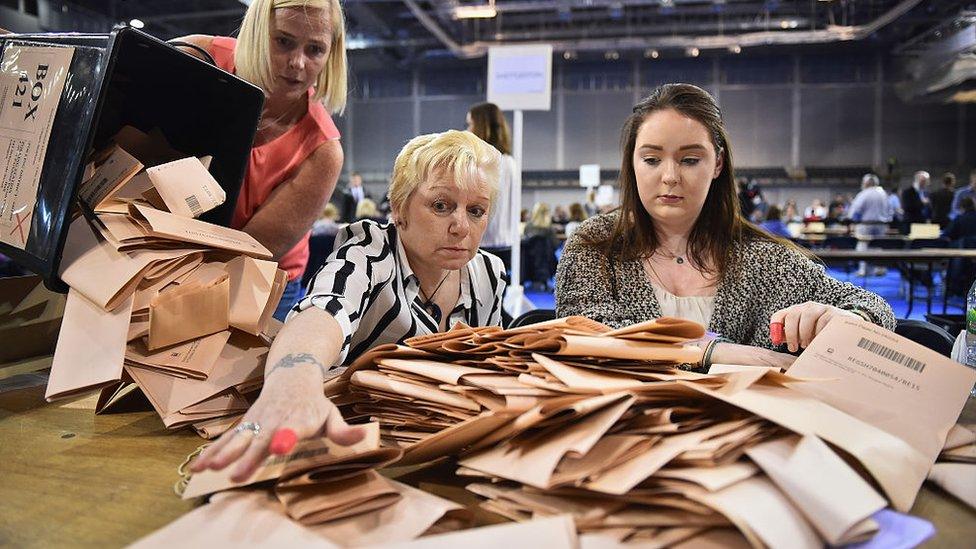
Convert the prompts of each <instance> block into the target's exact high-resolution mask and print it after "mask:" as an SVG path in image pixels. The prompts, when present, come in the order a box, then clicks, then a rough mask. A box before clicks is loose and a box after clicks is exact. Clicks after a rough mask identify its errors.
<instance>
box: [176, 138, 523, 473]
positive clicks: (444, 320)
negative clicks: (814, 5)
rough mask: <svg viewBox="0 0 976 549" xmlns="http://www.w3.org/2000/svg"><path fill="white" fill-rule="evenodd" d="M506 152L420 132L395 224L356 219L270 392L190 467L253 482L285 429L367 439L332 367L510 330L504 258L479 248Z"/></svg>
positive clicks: (274, 370)
mask: <svg viewBox="0 0 976 549" xmlns="http://www.w3.org/2000/svg"><path fill="white" fill-rule="evenodd" d="M498 161H499V154H498V152H497V151H496V150H495V149H493V148H491V147H489V146H488V145H487V144H485V142H484V141H481V140H480V139H478V138H477V137H475V136H474V135H473V134H471V133H470V132H460V131H456V130H450V131H447V132H444V133H441V134H429V135H421V136H418V137H415V138H413V139H411V140H410V141H409V142H408V143H407V144H406V146H404V148H403V150H401V151H400V154H399V155H397V158H396V161H395V162H394V168H393V183H392V184H391V185H390V190H389V194H390V202H391V203H392V205H393V215H394V222H393V223H386V224H382V225H381V224H378V223H374V222H372V221H359V222H356V223H351V224H350V225H348V226H347V227H345V228H344V229H343V230H342V231H340V232H339V235H338V237H337V238H336V250H335V252H333V253H332V255H331V256H329V259H328V261H327V262H326V264H325V265H324V266H323V267H322V268H321V269H319V270H318V272H317V273H316V274H315V275H314V277H313V278H312V280H311V282H310V284H309V294H308V296H306V297H305V298H304V299H302V300H301V301H300V302H299V303H298V304H297V305H296V306H295V307H294V309H293V310H292V312H291V313H290V314H289V316H288V320H287V322H285V325H284V326H283V327H282V328H281V331H280V332H279V333H278V335H277V336H276V337H275V340H274V343H273V344H272V345H271V349H270V350H269V351H268V357H267V361H266V363H267V366H265V368H264V386H263V387H262V388H261V394H260V396H259V397H258V399H257V400H256V401H255V402H254V404H253V405H252V406H251V408H250V409H249V410H248V411H247V413H246V414H245V415H244V418H243V422H242V423H241V424H240V425H241V426H242V427H238V428H237V429H232V430H229V431H227V432H226V433H224V434H223V435H222V436H221V437H220V438H219V439H218V440H217V441H215V442H214V443H213V444H211V445H210V446H208V447H207V448H206V450H204V451H203V452H202V453H201V454H200V456H199V457H197V458H196V460H195V461H194V462H193V464H192V465H191V469H192V470H193V471H194V472H200V471H203V470H206V469H213V470H221V469H225V468H227V467H228V466H232V464H233V468H232V469H231V470H230V471H229V473H230V477H231V479H232V480H234V481H241V480H244V479H246V478H248V477H249V476H250V475H251V474H252V473H253V471H254V470H255V469H256V468H257V467H258V465H259V464H260V463H262V461H263V460H264V459H265V458H266V457H267V456H268V454H269V450H270V449H269V445H270V444H271V441H272V435H273V434H274V433H275V432H276V431H278V430H279V429H282V428H288V429H291V430H292V431H294V432H295V434H296V435H297V436H298V438H299V439H312V438H316V437H323V436H327V437H328V438H330V439H332V440H334V441H336V442H337V443H339V444H342V445H349V444H353V443H356V442H358V441H359V440H361V439H362V438H363V431H362V429H360V428H359V427H355V426H352V427H351V426H349V425H348V424H346V422H345V420H344V419H343V418H342V415H341V414H340V413H339V411H338V410H337V409H336V407H335V404H333V403H332V402H331V401H330V400H329V399H328V398H327V397H326V396H325V394H324V392H323V391H322V383H323V382H324V380H325V378H326V376H327V375H328V373H329V371H330V370H332V369H333V368H335V367H337V366H343V365H349V364H350V363H351V362H352V361H353V360H355V359H356V358H358V357H359V356H361V355H362V354H363V353H365V352H366V351H368V350H369V349H371V348H373V347H376V346H378V345H383V344H386V343H396V342H401V341H403V340H404V339H407V338H410V337H414V336H418V335H428V334H435V333H438V332H444V331H446V330H448V329H449V328H450V327H451V326H453V325H454V324H456V323H458V322H463V323H465V324H467V325H468V326H500V325H501V300H502V295H503V293H504V291H505V285H506V283H505V280H504V277H503V273H504V265H502V262H501V260H500V259H498V258H497V257H494V256H492V255H491V254H488V253H486V252H484V251H482V250H479V249H478V246H479V244H480V241H481V235H482V234H483V233H484V230H485V227H486V226H487V224H488V214H489V212H490V211H491V205H492V203H493V201H494V200H495V196H496V192H497V190H496V185H497V182H498Z"/></svg>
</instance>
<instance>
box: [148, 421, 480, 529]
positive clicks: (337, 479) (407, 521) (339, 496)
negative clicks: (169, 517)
mask: <svg viewBox="0 0 976 549" xmlns="http://www.w3.org/2000/svg"><path fill="white" fill-rule="evenodd" d="M363 429H364V431H365V437H364V438H363V440H361V441H360V442H358V443H356V444H354V445H352V446H340V445H338V444H335V443H333V442H331V441H329V440H327V439H324V438H318V439H314V440H306V441H302V442H301V443H299V445H298V446H296V447H295V449H294V450H293V451H292V452H291V453H289V454H288V455H285V456H271V457H268V458H267V459H266V460H265V461H264V463H263V464H262V465H261V467H259V468H258V470H257V471H255V473H254V474H252V475H251V477H250V478H249V479H248V480H246V481H244V482H234V481H232V480H230V469H231V468H227V469H224V470H222V471H209V470H208V471H204V472H202V473H197V474H195V475H193V476H192V477H191V478H190V481H189V483H188V484H187V486H186V489H185V490H184V492H183V497H184V498H185V499H189V498H193V497H198V496H203V495H209V494H217V492H222V493H220V494H217V495H215V496H214V497H213V498H211V502H210V503H209V504H207V505H204V506H203V507H201V508H199V509H196V510H194V511H193V512H192V513H190V514H189V515H187V516H186V517H183V518H182V519H180V520H178V521H176V522H174V523H172V524H170V525H169V526H167V527H166V528H164V529H162V530H160V531H159V532H156V533H155V534H153V535H152V536H150V537H148V538H146V539H145V540H143V541H142V542H140V543H139V544H137V546H144V547H148V546H163V545H166V543H168V542H169V541H170V540H178V541H179V543H180V544H186V543H187V542H191V544H195V545H201V544H202V543H197V541H199V540H198V539H197V538H196V537H195V536H199V534H200V532H198V531H196V527H195V526H191V525H193V524H203V525H205V526H204V527H203V529H205V530H207V533H206V535H207V536H211V537H212V538H213V539H214V540H224V541H226V540H228V539H237V540H239V541H241V542H243V543H245V544H247V545H251V544H255V543H258V544H260V543H261V542H262V540H263V539H264V538H265V536H269V535H271V533H272V532H277V536H275V538H274V539H276V542H277V543H278V544H279V546H280V545H281V544H284V543H285V542H286V541H287V540H291V541H298V540H304V542H305V543H312V542H315V543H313V545H323V544H324V543H325V542H329V543H331V544H336V545H340V546H363V545H372V544H375V543H392V542H397V541H406V540H410V539H413V538H415V537H418V536H420V535H423V534H424V533H426V532H429V531H444V530H453V529H456V528H458V527H461V526H465V525H467V524H469V523H470V520H471V516H470V513H469V512H467V511H466V510H465V509H464V508H462V507H461V506H460V505H458V504H456V503H452V502H450V501H447V500H444V499H442V498H439V497H437V496H433V495H431V494H427V493H425V492H422V491H420V490H417V489H415V488H411V487H409V486H406V485H404V484H401V483H399V482H396V481H393V480H390V479H387V478H386V477H383V476H381V475H380V474H379V473H377V472H376V469H377V468H380V467H383V466H385V465H388V464H391V463H393V462H395V461H397V460H398V459H399V458H400V456H401V455H402V454H403V451H402V450H400V449H397V448H383V447H381V446H380V430H379V425H378V424H376V423H369V424H366V425H364V426H363ZM245 487H246V488H245ZM242 519H244V521H245V522H250V521H251V520H260V521H261V522H262V523H263V524H264V527H263V528H262V529H260V530H259V531H255V532H250V531H242V530H241V529H240V528H241V526H240V521H241V520H242ZM231 523H233V526H231ZM333 546H335V545H333Z"/></svg>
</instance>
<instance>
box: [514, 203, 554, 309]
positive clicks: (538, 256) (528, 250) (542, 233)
mask: <svg viewBox="0 0 976 549" xmlns="http://www.w3.org/2000/svg"><path fill="white" fill-rule="evenodd" d="M557 246H558V238H557V237H556V228H555V227H554V226H553V222H552V213H551V210H550V209H549V204H547V203H545V202H537V203H536V205H535V206H534V207H533V208H532V217H531V219H529V222H528V223H527V224H526V225H525V232H524V234H523V235H522V262H521V265H522V267H521V269H522V281H523V283H528V284H529V285H530V287H531V288H532V289H536V287H538V289H539V290H540V291H547V290H548V289H549V279H551V278H552V275H554V274H555V272H556V255H555V254H556V247H557Z"/></svg>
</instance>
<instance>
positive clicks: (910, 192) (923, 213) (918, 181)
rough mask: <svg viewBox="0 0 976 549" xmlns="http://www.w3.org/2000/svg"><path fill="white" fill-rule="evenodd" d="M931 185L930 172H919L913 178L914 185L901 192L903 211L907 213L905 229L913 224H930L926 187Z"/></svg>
mask: <svg viewBox="0 0 976 549" xmlns="http://www.w3.org/2000/svg"><path fill="white" fill-rule="evenodd" d="M928 184H929V172H924V171H917V172H915V175H914V177H913V178H912V185H911V186H910V187H905V188H904V189H903V190H902V191H901V209H902V210H903V211H904V212H905V214H904V220H905V228H906V229H907V228H908V227H910V226H911V224H912V223H928V220H929V218H928V213H927V210H928V206H929V197H928V195H927V194H926V192H925V187H926V186H928Z"/></svg>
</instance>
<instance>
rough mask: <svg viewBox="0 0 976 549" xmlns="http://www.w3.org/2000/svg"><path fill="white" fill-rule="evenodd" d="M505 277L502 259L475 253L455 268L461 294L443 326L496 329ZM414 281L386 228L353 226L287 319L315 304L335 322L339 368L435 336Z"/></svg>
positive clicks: (389, 225) (389, 227)
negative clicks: (389, 346) (388, 346)
mask: <svg viewBox="0 0 976 549" xmlns="http://www.w3.org/2000/svg"><path fill="white" fill-rule="evenodd" d="M507 278H508V276H507V275H506V274H505V266H504V264H503V263H502V260H501V259H499V258H497V257H495V256H494V255H491V254H490V253H487V252H485V251H482V250H479V251H478V253H477V254H476V255H475V256H474V258H473V259H471V261H469V262H468V264H467V265H465V267H464V268H462V269H461V294H460V298H459V299H458V304H457V307H455V308H454V310H453V311H451V313H450V317H449V320H448V323H447V325H448V326H453V325H454V324H455V323H456V322H464V323H465V324H467V325H469V326H500V325H501V319H502V315H501V312H502V296H503V295H504V292H505V286H506V284H507ZM418 296H419V281H418V279H417V276H416V275H415V274H414V273H413V270H412V269H411V268H410V265H409V264H408V263H407V256H406V254H405V252H404V250H403V244H402V243H401V242H400V239H399V238H398V237H397V230H396V227H395V226H394V225H393V224H392V223H383V224H380V223H377V222H375V221H369V220H364V221H358V222H356V223H351V224H349V225H347V226H346V227H345V228H344V229H342V230H340V231H339V234H337V235H336V243H335V249H334V250H333V252H332V255H330V256H329V259H328V260H327V261H326V262H325V265H323V266H322V268H321V269H319V272H318V273H316V274H315V276H314V277H313V278H312V280H311V281H310V282H309V286H308V293H307V295H306V296H305V298H304V299H302V300H301V301H299V302H298V304H297V305H295V307H294V308H293V309H292V313H291V315H294V314H296V313H297V312H298V311H303V310H305V309H307V308H309V307H313V306H314V307H318V308H320V309H323V310H324V311H326V312H327V313H329V314H331V315H332V316H333V317H335V319H336V321H338V322H339V326H340V327H341V328H342V333H343V335H344V336H345V340H344V341H343V343H342V351H341V352H340V354H339V359H338V361H337V364H338V365H342V364H347V363H349V362H352V361H353V360H354V359H355V358H356V357H358V356H359V355H361V354H363V353H364V352H366V351H367V350H369V349H371V348H373V347H375V346H377V345H382V344H384V343H399V342H402V341H403V340H404V339H407V338H409V337H413V336H416V335H425V334H431V333H436V332H437V331H438V326H437V322H435V321H434V319H433V318H432V317H431V316H430V314H429V313H428V312H427V311H425V310H424V309H423V307H422V306H421V304H422V300H421V299H420V298H419V297H418Z"/></svg>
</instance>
